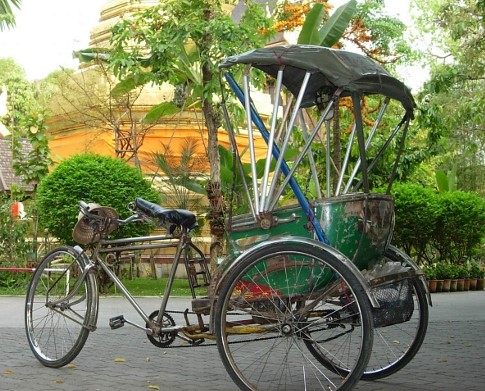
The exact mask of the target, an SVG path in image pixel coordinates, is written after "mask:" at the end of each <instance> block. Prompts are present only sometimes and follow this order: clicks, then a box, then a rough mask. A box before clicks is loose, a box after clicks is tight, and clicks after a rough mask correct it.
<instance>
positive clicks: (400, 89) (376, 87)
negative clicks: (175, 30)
mask: <svg viewBox="0 0 485 391" xmlns="http://www.w3.org/2000/svg"><path fill="white" fill-rule="evenodd" d="M236 64H250V65H251V66H253V67H255V68H257V69H260V70H262V71H263V72H265V73H267V74H268V75H271V76H272V77H274V78H276V76H277V73H278V70H279V69H280V68H281V67H282V66H284V74H283V85H284V86H285V87H286V88H287V89H288V90H289V91H290V92H291V93H292V94H293V95H295V96H296V95H298V93H299V92H300V87H301V85H302V81H303V78H304V76H305V73H306V72H307V71H309V72H311V73H312V74H311V76H310V80H309V83H308V86H307V89H306V91H305V94H304V96H303V100H302V104H301V105H302V107H310V106H314V105H316V104H317V103H318V98H319V96H322V94H327V95H333V93H334V92H335V91H337V90H338V89H341V90H342V93H341V94H340V96H349V95H352V94H354V93H357V94H362V95H367V94H380V95H384V96H387V97H389V98H391V99H395V100H397V101H399V102H400V103H401V104H402V106H403V108H404V109H405V110H406V114H407V116H408V118H413V110H414V107H415V103H414V99H413V97H412V95H411V91H410V90H409V88H408V87H406V86H405V85H404V84H403V83H402V82H401V81H399V80H397V79H396V78H394V77H393V76H391V74H390V73H389V72H387V71H386V70H385V69H384V68H383V67H382V66H381V65H380V64H378V63H377V62H375V61H374V60H372V59H370V58H369V57H366V56H363V55H361V54H357V53H352V52H348V51H344V50H336V49H330V48H326V47H323V46H313V45H282V46H270V47H265V48H259V49H254V50H251V51H248V52H245V53H242V54H238V55H235V56H231V57H228V58H227V59H225V60H224V61H223V62H222V63H221V64H220V65H219V68H230V67H232V66H234V65H236Z"/></svg>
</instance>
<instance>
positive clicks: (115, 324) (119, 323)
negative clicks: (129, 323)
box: [109, 315, 126, 330]
mask: <svg viewBox="0 0 485 391" xmlns="http://www.w3.org/2000/svg"><path fill="white" fill-rule="evenodd" d="M125 322H126V320H125V317H124V316H123V315H118V316H115V317H114V318H111V319H110V320H109V327H111V330H114V329H119V328H120V327H123V326H124V325H125Z"/></svg>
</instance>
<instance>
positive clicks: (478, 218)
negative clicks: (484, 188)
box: [432, 191, 485, 263]
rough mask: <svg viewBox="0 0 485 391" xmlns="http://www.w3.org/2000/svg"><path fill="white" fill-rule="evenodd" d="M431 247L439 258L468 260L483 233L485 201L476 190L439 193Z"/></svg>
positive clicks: (484, 227) (455, 261)
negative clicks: (472, 191)
mask: <svg viewBox="0 0 485 391" xmlns="http://www.w3.org/2000/svg"><path fill="white" fill-rule="evenodd" d="M436 211H437V219H436V224H435V230H434V233H433V237H432V246H434V248H436V250H437V251H438V252H439V258H440V259H446V260H448V261H451V262H454V263H460V262H463V261H464V260H467V259H470V258H471V257H472V256H473V254H474V252H475V251H476V250H477V248H478V247H479V245H480V243H481V241H482V239H483V237H484V236H485V201H484V200H483V198H482V197H480V196H479V195H477V194H475V193H467V192H462V191H453V192H445V193H440V195H439V197H438V198H437V203H436Z"/></svg>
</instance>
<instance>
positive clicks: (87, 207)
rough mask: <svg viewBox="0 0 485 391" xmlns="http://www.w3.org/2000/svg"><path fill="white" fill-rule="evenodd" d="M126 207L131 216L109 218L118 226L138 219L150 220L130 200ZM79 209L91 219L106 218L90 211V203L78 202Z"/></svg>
mask: <svg viewBox="0 0 485 391" xmlns="http://www.w3.org/2000/svg"><path fill="white" fill-rule="evenodd" d="M128 209H129V210H130V211H131V212H132V215H131V216H128V217H127V218H126V219H119V218H115V219H111V222H112V223H114V224H116V225H118V226H122V225H126V224H130V223H134V222H138V221H141V222H146V221H149V220H150V219H149V218H148V217H147V216H146V215H144V214H142V213H141V212H139V211H136V210H135V208H134V204H133V203H132V202H130V204H129V205H128ZM79 210H80V211H81V213H82V214H83V215H84V216H86V217H88V218H89V219H92V220H104V219H106V218H107V217H106V216H101V215H99V214H96V213H93V212H91V207H90V205H89V204H88V203H86V202H84V201H80V202H79Z"/></svg>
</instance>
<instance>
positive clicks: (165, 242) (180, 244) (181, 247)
mask: <svg viewBox="0 0 485 391" xmlns="http://www.w3.org/2000/svg"><path fill="white" fill-rule="evenodd" d="M171 247H173V248H175V249H176V250H175V255H174V259H173V261H172V264H171V268H170V273H169V276H168V279H167V285H166V286H165V291H164V294H163V297H162V302H161V304H160V310H159V313H158V316H157V317H156V318H155V319H150V317H149V315H148V314H147V313H146V312H145V311H144V310H143V309H142V308H141V306H140V305H139V304H138V302H137V301H136V299H135V298H134V297H133V295H132V294H131V293H130V292H129V291H128V289H127V288H126V287H125V286H124V284H123V283H122V281H121V280H120V279H119V277H118V276H117V275H116V273H115V272H114V271H113V270H112V269H111V268H110V267H109V265H108V264H107V262H106V261H105V260H103V258H102V255H103V254H112V253H115V254H116V253H118V254H119V253H121V252H125V251H136V250H149V249H150V250H151V249H163V248H171ZM77 248H79V249H80V247H79V246H77ZM190 249H192V250H194V251H195V252H196V253H197V254H198V255H199V256H201V257H204V255H203V253H202V251H201V250H200V249H199V248H198V247H197V246H196V245H195V244H193V243H192V239H191V237H190V235H189V233H188V231H187V230H186V229H182V231H181V233H180V234H179V235H173V234H167V235H156V236H142V237H130V238H123V239H112V240H106V239H102V240H100V241H99V242H98V243H97V245H96V247H95V248H94V250H93V253H92V255H91V256H89V255H87V254H86V253H85V252H84V250H81V251H83V252H82V254H86V256H87V257H88V258H89V264H88V265H87V266H86V269H85V270H86V272H85V273H88V272H90V271H91V270H95V269H97V268H98V267H100V268H101V269H102V270H103V271H104V272H105V273H106V274H107V275H108V277H109V279H110V280H111V281H112V282H113V283H114V284H115V285H116V287H117V288H118V289H119V290H120V292H121V293H122V294H123V296H124V297H125V298H126V299H127V300H128V302H129V303H130V304H131V305H132V306H133V308H134V309H135V310H136V312H137V313H138V314H139V315H140V317H141V318H142V319H143V321H144V322H145V323H146V324H147V325H151V328H146V327H144V326H140V325H138V324H136V323H133V322H131V321H128V320H126V319H123V321H124V322H126V323H129V324H131V325H133V326H135V327H137V328H140V329H142V330H144V331H146V332H147V333H148V334H150V335H151V334H153V332H154V331H156V330H157V328H159V326H157V324H160V323H161V321H162V317H163V314H164V313H165V311H166V309H167V303H168V300H169V298H170V293H171V291H172V287H173V281H174V279H175V275H176V272H177V268H178V266H179V261H180V259H181V257H183V259H184V262H187V259H188V252H189V250H190ZM84 278H85V277H84ZM188 279H189V285H190V288H191V293H192V297H193V298H195V297H196V294H195V288H194V287H193V284H191V283H190V278H189V276H188ZM80 281H81V282H82V279H80ZM80 285H81V283H79V286H80ZM71 294H72V295H74V294H75V292H72V293H71ZM181 328H183V326H177V327H173V328H170V327H169V328H167V327H164V331H168V332H169V331H177V330H180V329H181Z"/></svg>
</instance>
